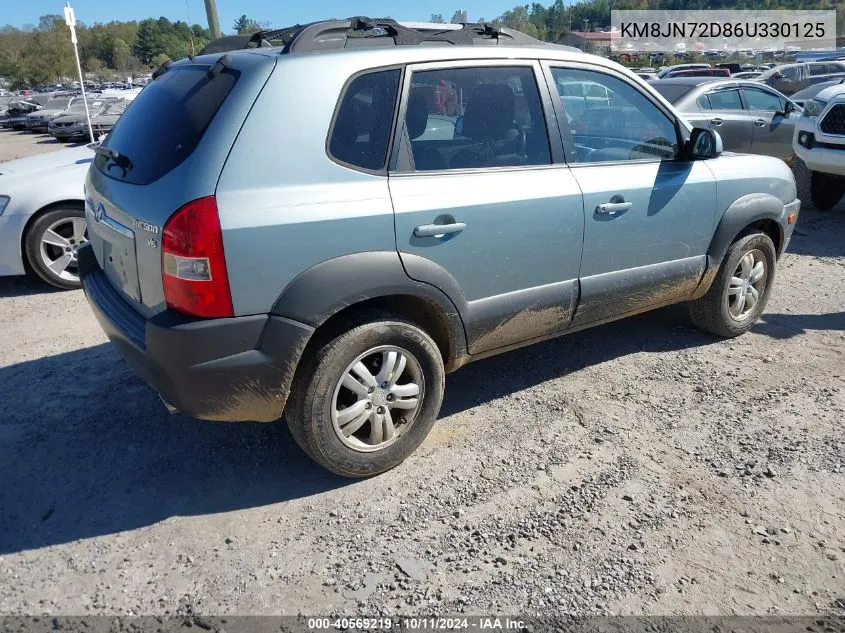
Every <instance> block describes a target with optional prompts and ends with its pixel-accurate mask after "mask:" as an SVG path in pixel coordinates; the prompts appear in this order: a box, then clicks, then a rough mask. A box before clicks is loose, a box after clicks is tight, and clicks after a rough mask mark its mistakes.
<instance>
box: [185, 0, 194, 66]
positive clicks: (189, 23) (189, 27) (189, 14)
mask: <svg viewBox="0 0 845 633" xmlns="http://www.w3.org/2000/svg"><path fill="white" fill-rule="evenodd" d="M185 14H186V15H187V16H188V37H189V38H190V40H191V54H190V55H188V59H191V60H192V59H193V58H194V56H195V55H196V52H194V31H193V29H192V28H191V8H190V6H188V0H185Z"/></svg>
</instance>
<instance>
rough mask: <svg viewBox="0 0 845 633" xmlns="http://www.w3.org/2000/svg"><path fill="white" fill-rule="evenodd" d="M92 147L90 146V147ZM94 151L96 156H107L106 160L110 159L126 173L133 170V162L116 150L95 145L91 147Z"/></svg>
mask: <svg viewBox="0 0 845 633" xmlns="http://www.w3.org/2000/svg"><path fill="white" fill-rule="evenodd" d="M89 147H90V146H89ZM91 149H92V150H94V153H95V154H99V155H100V156H105V157H106V158H110V159H111V161H112V162H113V163H114V164H115V165H117V166H118V167H120V168H121V169H122V170H123V171H124V173H126V172H127V171H128V170H130V169H132V161H131V160H129V157H128V156H124V155H123V154H121V153H120V152H118V151H117V150H114V149H109V148H108V147H103V146H102V145H95V146H93V147H91Z"/></svg>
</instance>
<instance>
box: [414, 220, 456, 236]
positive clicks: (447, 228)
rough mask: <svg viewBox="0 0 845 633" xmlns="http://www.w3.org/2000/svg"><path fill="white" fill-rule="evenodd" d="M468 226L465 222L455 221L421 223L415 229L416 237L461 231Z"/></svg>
mask: <svg viewBox="0 0 845 633" xmlns="http://www.w3.org/2000/svg"><path fill="white" fill-rule="evenodd" d="M466 227H467V225H466V223H465V222H453V223H452V224H421V225H420V226H418V227H417V228H415V229H414V237H434V236H436V235H448V234H449V233H460V232H461V231H463V230H464V229H465V228H466Z"/></svg>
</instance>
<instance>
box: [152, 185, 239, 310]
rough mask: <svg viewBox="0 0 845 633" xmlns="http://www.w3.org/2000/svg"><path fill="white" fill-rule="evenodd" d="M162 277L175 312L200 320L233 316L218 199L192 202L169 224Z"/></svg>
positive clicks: (170, 305)
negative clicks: (218, 214) (202, 318)
mask: <svg viewBox="0 0 845 633" xmlns="http://www.w3.org/2000/svg"><path fill="white" fill-rule="evenodd" d="M161 274H162V280H163V281H164V298H165V300H166V301H167V307H168V308H170V309H171V310H176V311H177V312H181V313H183V314H190V315H192V316H198V317H230V316H233V314H234V310H233V308H232V293H231V292H230V291H229V277H228V275H227V273H226V256H225V255H224V253H223V234H222V232H221V231H220V219H219V218H218V216H217V201H216V200H215V199H214V196H208V197H207V198H199V199H198V200H194V201H193V202H189V203H188V204H186V205H185V206H183V207H181V208H180V209H179V210H178V211H176V213H174V214H173V215H172V216H170V219H169V220H168V221H167V222H166V223H165V225H164V231H163V232H162V240H161Z"/></svg>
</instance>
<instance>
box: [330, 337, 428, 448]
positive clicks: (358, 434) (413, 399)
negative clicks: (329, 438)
mask: <svg viewBox="0 0 845 633" xmlns="http://www.w3.org/2000/svg"><path fill="white" fill-rule="evenodd" d="M424 393H425V384H424V379H423V372H422V368H421V367H420V364H419V362H418V361H417V359H416V358H414V356H413V355H412V354H411V353H410V352H408V351H407V350H404V349H401V348H399V347H394V346H381V347H377V348H373V349H370V350H368V351H366V352H364V353H363V354H361V355H360V356H358V358H356V359H355V360H354V361H353V362H352V363H350V364H349V366H348V367H347V368H346V370H345V371H344V372H343V374H342V376H341V378H340V380H339V381H338V382H337V384H336V386H335V389H334V393H333V395H332V409H331V416H332V424H333V426H334V430H335V433H336V434H337V436H338V438H339V439H340V441H341V442H343V443H344V444H345V445H346V446H348V447H349V448H352V449H354V450H357V451H361V452H373V451H379V450H383V449H385V448H387V447H388V446H390V445H391V444H394V443H395V442H396V441H397V440H398V439H399V438H400V437H402V436H403V435H404V434H406V433H407V432H408V429H409V428H410V427H411V425H413V423H414V420H415V418H416V416H417V413H418V412H419V409H420V403H421V402H422V399H423V395H424Z"/></svg>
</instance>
